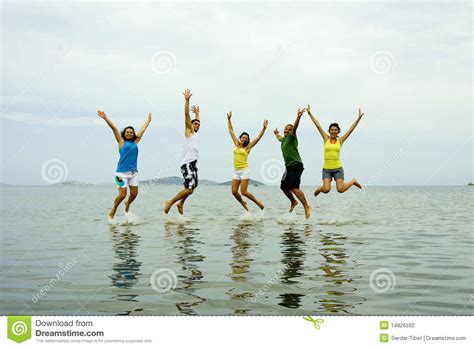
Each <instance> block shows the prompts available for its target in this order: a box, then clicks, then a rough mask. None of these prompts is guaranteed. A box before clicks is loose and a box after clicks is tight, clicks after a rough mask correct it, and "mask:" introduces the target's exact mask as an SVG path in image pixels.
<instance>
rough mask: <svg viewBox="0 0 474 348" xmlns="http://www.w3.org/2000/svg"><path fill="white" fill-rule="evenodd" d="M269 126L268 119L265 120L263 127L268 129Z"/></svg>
mask: <svg viewBox="0 0 474 348" xmlns="http://www.w3.org/2000/svg"><path fill="white" fill-rule="evenodd" d="M267 127H268V120H263V128H265V129H267Z"/></svg>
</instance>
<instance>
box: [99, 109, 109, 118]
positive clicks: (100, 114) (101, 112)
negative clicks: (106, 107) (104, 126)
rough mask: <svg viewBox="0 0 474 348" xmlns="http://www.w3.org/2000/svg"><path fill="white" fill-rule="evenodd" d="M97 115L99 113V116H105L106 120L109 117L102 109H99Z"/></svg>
mask: <svg viewBox="0 0 474 348" xmlns="http://www.w3.org/2000/svg"><path fill="white" fill-rule="evenodd" d="M97 115H99V117H100V118H103V119H104V120H105V119H106V118H107V115H106V114H105V112H103V111H101V110H97Z"/></svg>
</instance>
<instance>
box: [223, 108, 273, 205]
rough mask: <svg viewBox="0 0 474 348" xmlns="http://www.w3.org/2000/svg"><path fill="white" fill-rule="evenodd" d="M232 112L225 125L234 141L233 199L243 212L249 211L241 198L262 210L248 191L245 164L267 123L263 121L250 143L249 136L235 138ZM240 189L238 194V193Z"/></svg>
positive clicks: (247, 171)
mask: <svg viewBox="0 0 474 348" xmlns="http://www.w3.org/2000/svg"><path fill="white" fill-rule="evenodd" d="M231 117H232V111H229V112H228V113H227V125H228V126H229V133H230V136H231V138H232V140H233V141H234V145H235V147H234V175H233V177H232V194H233V195H234V197H235V199H237V201H239V203H240V204H242V206H243V207H244V209H245V210H249V208H248V206H247V202H245V201H244V200H243V198H242V196H244V197H247V198H248V199H250V200H251V201H252V202H254V203H255V204H256V205H258V207H259V208H260V209H262V210H263V208H264V206H263V203H262V202H261V201H259V200H258V199H257V198H255V196H254V195H253V194H251V193H250V192H249V191H248V186H249V180H250V170H249V166H248V162H247V158H248V155H249V153H250V150H252V148H253V147H254V146H255V145H256V144H257V143H258V142H259V140H260V139H261V138H262V137H263V134H264V133H265V130H266V129H267V126H268V121H267V120H264V121H263V128H262V130H261V131H260V133H259V134H258V136H257V138H255V139H254V140H252V141H250V136H249V134H248V133H246V132H243V133H242V134H241V135H240V137H239V138H237V137H236V136H235V133H234V128H233V127H232V121H231ZM239 187H240V193H239Z"/></svg>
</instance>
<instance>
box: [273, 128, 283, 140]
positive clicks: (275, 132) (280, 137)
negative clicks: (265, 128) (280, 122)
mask: <svg viewBox="0 0 474 348" xmlns="http://www.w3.org/2000/svg"><path fill="white" fill-rule="evenodd" d="M273 134H275V136H276V138H277V140H278V141H281V139H283V137H282V136H281V135H280V132H278V128H275V130H274V131H273Z"/></svg>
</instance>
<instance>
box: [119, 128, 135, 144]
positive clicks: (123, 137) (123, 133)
mask: <svg viewBox="0 0 474 348" xmlns="http://www.w3.org/2000/svg"><path fill="white" fill-rule="evenodd" d="M127 129H131V130H132V132H133V138H132V139H127V138H125V131H126V130H127ZM120 134H121V135H122V139H123V140H125V141H135V140H137V134H136V133H135V129H134V128H133V127H132V126H128V127H125V128H124V129H123V130H122V133H120Z"/></svg>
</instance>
